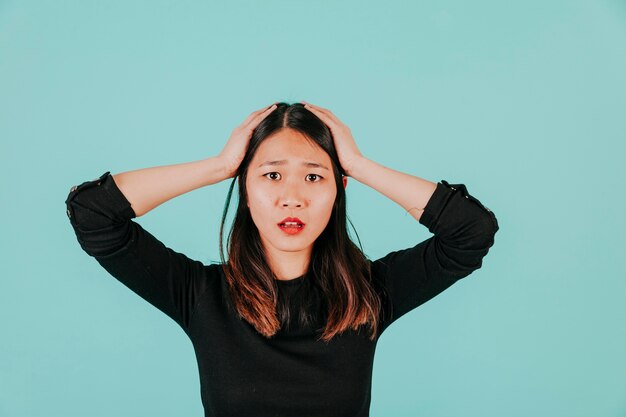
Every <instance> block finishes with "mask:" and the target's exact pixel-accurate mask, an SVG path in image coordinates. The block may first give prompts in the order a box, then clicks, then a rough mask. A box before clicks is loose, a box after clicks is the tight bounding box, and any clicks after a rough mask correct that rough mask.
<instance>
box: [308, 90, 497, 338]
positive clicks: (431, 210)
mask: <svg viewBox="0 0 626 417" xmlns="http://www.w3.org/2000/svg"><path fill="white" fill-rule="evenodd" d="M305 107H306V108H307V109H309V110H310V111H312V112H313V113H314V114H315V115H317V116H318V117H319V118H320V119H321V120H322V121H324V123H326V125H327V126H328V127H329V128H330V130H331V132H332V134H333V139H334V143H335V148H336V149H337V155H338V156H339V159H340V163H341V166H342V167H343V169H344V171H345V172H346V174H347V175H349V176H351V177H353V178H355V179H356V180H358V181H359V182H362V183H363V184H365V185H368V186H369V187H372V188H374V189H375V190H377V191H379V192H380V193H382V194H383V195H385V196H387V197H389V198H390V199H391V200H393V201H395V202H396V203H398V204H400V205H401V206H402V207H403V208H404V209H405V210H407V211H409V212H410V213H411V215H412V216H413V217H415V219H417V220H418V221H419V223H420V224H422V225H424V226H426V227H427V228H428V230H429V231H430V232H431V233H433V234H434V236H432V237H431V238H429V239H426V240H424V241H422V242H420V243H418V244H416V245H415V246H413V247H410V248H406V249H400V250H395V251H393V252H390V253H388V254H387V255H385V256H383V257H382V258H379V259H376V260H375V261H373V262H372V263H371V267H372V274H373V275H374V276H375V277H376V279H378V280H380V281H381V282H382V283H383V285H384V287H385V288H386V289H387V290H388V292H389V296H390V299H389V300H388V305H387V309H388V310H389V311H388V312H387V315H386V318H385V320H384V323H383V326H381V330H380V332H381V333H382V331H384V330H385V329H386V328H387V327H388V326H389V325H390V324H391V323H393V322H394V321H395V320H397V319H398V318H400V317H402V316H403V315H404V314H406V313H407V312H409V311H411V310H413V309H414V308H416V307H417V306H419V305H421V304H423V303H425V302H426V301H428V300H430V299H431V298H433V297H435V296H436V295H438V294H440V293H441V292H443V291H444V290H446V289H447V288H448V287H450V286H451V285H452V284H454V283H455V282H457V281H458V280H459V279H461V278H463V277H466V276H468V275H469V274H471V273H472V272H473V271H475V270H477V269H479V268H480V267H481V266H482V260H483V258H484V257H485V256H486V255H487V253H488V252H489V248H491V246H493V244H494V236H495V234H496V232H497V231H498V229H499V226H498V221H497V219H496V217H495V215H494V213H493V212H492V211H491V210H489V209H488V208H487V207H485V206H484V205H483V204H482V203H481V202H480V201H479V200H478V199H477V198H475V197H474V196H472V195H471V194H469V192H468V190H467V187H465V185H464V184H449V183H448V182H447V181H445V180H442V181H441V182H439V183H437V184H435V183H432V182H430V181H427V180H424V179H422V178H418V177H414V176H412V175H408V174H404V173H402V172H398V171H394V170H393V169H390V168H387V167H384V166H382V165H380V164H377V163H376V162H374V161H371V160H369V159H367V158H365V157H364V156H363V155H362V154H361V152H360V151H359V149H358V147H357V146H356V143H355V141H354V138H353V137H352V133H351V132H350V129H349V128H348V127H347V126H346V125H345V124H343V123H342V122H341V121H340V120H339V119H338V118H337V117H336V116H335V115H334V114H332V112H331V111H330V110H327V109H324V108H321V107H318V106H313V105H310V104H308V103H307V104H306V106H305Z"/></svg>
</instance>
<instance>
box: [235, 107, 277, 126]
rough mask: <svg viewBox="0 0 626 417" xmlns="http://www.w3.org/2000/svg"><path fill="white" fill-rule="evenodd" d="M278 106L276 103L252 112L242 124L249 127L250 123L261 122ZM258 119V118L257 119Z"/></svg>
mask: <svg viewBox="0 0 626 417" xmlns="http://www.w3.org/2000/svg"><path fill="white" fill-rule="evenodd" d="M276 107H278V106H277V105H276V103H274V104H272V105H271V106H269V107H266V108H263V109H260V110H257V111H255V112H252V114H250V116H248V117H247V118H246V120H244V121H243V123H242V126H245V127H248V125H249V124H251V123H252V124H254V123H257V124H258V123H260V122H261V120H263V119H264V118H265V117H266V116H267V115H268V114H270V113H271V112H272V111H274V110H275V109H276ZM257 119H258V120H257Z"/></svg>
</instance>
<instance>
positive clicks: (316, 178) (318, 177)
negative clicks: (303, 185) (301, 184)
mask: <svg viewBox="0 0 626 417" xmlns="http://www.w3.org/2000/svg"><path fill="white" fill-rule="evenodd" d="M310 177H315V179H313V180H312V182H318V181H320V180H321V179H322V177H321V176H320V175H317V174H308V175H307V178H310Z"/></svg>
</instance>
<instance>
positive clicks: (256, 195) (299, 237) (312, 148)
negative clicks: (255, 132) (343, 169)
mask: <svg viewBox="0 0 626 417" xmlns="http://www.w3.org/2000/svg"><path fill="white" fill-rule="evenodd" d="M346 180H347V178H345V177H344V187H345V184H346ZM246 189H247V198H248V207H249V209H250V214H251V216H252V219H253V221H254V223H255V225H256V226H257V228H258V230H259V235H260V237H261V241H262V243H263V246H264V248H265V250H266V251H270V252H271V253H276V251H285V252H300V251H304V253H305V254H307V255H310V253H311V250H312V248H313V243H314V242H315V240H316V239H317V237H318V236H319V235H320V234H321V233H322V232H323V231H324V229H325V228H326V225H327V224H328V221H329V219H330V215H331V212H332V208H333V204H334V202H335V197H336V196H337V188H336V186H335V177H334V174H333V169H332V165H331V160H330V157H329V156H328V154H327V153H326V152H324V150H322V148H321V147H319V146H318V145H316V144H314V143H312V142H309V141H308V140H307V139H306V138H305V137H304V136H303V135H302V134H301V133H300V132H297V131H295V130H292V129H289V128H284V129H281V130H280V131H278V132H276V133H274V134H273V135H272V136H270V137H268V138H267V139H265V140H264V141H263V142H262V143H261V145H259V147H258V149H257V151H256V153H255V155H254V157H253V158H252V161H251V162H250V165H249V167H248V174H247V178H246ZM288 217H292V218H297V219H298V220H299V221H300V222H302V223H304V225H303V226H300V225H293V224H287V225H285V224H282V223H283V222H284V221H285V219H286V218H288Z"/></svg>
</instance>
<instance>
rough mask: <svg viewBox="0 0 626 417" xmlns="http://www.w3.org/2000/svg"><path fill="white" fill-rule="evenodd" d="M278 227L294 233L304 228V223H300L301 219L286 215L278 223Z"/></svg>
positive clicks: (290, 233)
mask: <svg viewBox="0 0 626 417" xmlns="http://www.w3.org/2000/svg"><path fill="white" fill-rule="evenodd" d="M278 227H280V230H282V231H283V232H285V233H287V234H289V235H295V234H296V233H299V232H301V231H302V229H304V223H302V221H301V220H300V219H298V218H297V217H295V218H294V217H287V218H286V219H283V221H282V222H280V223H278Z"/></svg>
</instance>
